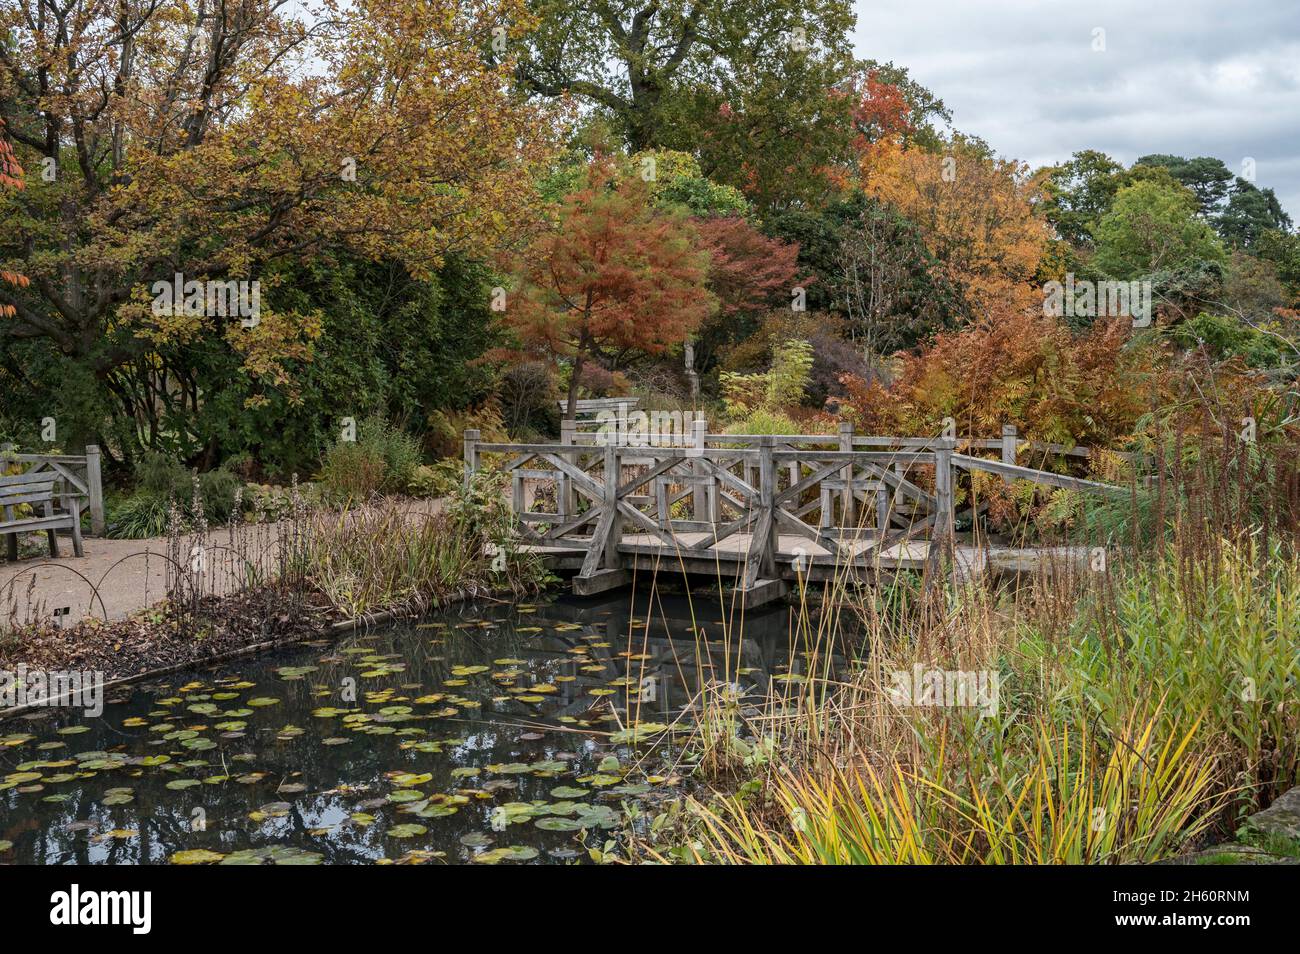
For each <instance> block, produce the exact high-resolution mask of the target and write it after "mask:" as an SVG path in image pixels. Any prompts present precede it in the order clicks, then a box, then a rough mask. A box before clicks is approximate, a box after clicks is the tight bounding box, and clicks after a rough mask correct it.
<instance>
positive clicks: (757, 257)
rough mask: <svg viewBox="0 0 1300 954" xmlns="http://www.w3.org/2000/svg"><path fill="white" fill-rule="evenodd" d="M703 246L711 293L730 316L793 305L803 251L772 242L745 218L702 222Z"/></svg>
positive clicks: (699, 221)
mask: <svg viewBox="0 0 1300 954" xmlns="http://www.w3.org/2000/svg"><path fill="white" fill-rule="evenodd" d="M695 227H696V229H697V230H698V231H699V233H700V244H701V246H702V247H703V248H704V249H705V250H706V251H707V252H708V253H709V289H710V290H711V291H712V292H713V294H714V295H716V296H717V298H718V304H719V310H720V311H721V313H722V314H724V315H732V314H735V313H736V312H739V311H760V310H762V309H765V308H770V307H772V306H773V305H775V304H777V303H778V300H780V301H785V302H788V301H789V300H790V295H791V290H792V289H793V288H794V286H795V285H796V284H798V282H797V281H796V279H795V274H796V268H797V264H796V262H797V259H798V257H799V246H798V245H792V244H789V243H786V242H782V241H781V240H780V239H774V238H768V237H767V236H766V235H764V234H763V233H762V232H760V231H759V230H758V229H756V228H754V226H752V225H750V224H749V222H748V221H746V220H745V219H744V218H742V217H740V216H738V215H736V216H725V217H719V218H710V219H696V220H695Z"/></svg>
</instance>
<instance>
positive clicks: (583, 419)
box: [557, 397, 641, 431]
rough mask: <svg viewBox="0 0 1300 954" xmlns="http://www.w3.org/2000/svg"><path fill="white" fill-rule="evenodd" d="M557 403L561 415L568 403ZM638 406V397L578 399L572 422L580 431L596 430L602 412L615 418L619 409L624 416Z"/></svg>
mask: <svg viewBox="0 0 1300 954" xmlns="http://www.w3.org/2000/svg"><path fill="white" fill-rule="evenodd" d="M557 403H558V404H559V406H560V414H561V415H563V414H564V412H565V411H567V410H568V409H569V401H568V399H567V398H560V399H559V401H558V402H557ZM640 404H641V399H640V398H639V397H612V398H579V399H578V400H577V401H576V402H575V403H574V408H573V413H574V421H575V422H576V423H577V429H578V430H580V431H585V430H596V429H597V428H599V427H600V424H601V413H602V412H605V411H608V412H609V413H610V414H613V415H615V417H617V416H618V413H619V410H620V409H622V412H623V413H624V414H631V413H632V412H633V411H635V410H636V409H637V407H638V406H639V405H640Z"/></svg>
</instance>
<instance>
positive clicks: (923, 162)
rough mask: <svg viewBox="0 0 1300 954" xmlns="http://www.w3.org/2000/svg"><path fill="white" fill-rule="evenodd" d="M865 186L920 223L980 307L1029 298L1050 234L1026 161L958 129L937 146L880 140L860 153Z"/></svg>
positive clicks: (969, 297)
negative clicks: (1000, 155)
mask: <svg viewBox="0 0 1300 954" xmlns="http://www.w3.org/2000/svg"><path fill="white" fill-rule="evenodd" d="M863 174H864V177H865V187H866V190H867V192H868V193H869V194H870V195H871V196H873V197H875V198H876V199H878V200H879V201H881V202H885V203H887V204H889V205H890V206H892V207H893V208H894V209H896V210H897V211H898V212H899V213H900V214H901V215H903V216H904V217H905V218H907V219H908V220H909V221H911V222H912V223H914V224H915V225H916V227H917V228H918V229H920V233H921V236H922V237H923V239H924V240H925V244H926V247H927V248H928V249H929V250H930V252H931V253H932V254H933V255H934V256H935V257H936V258H937V259H938V260H939V262H940V263H942V267H943V269H944V271H945V273H946V276H947V278H948V280H950V281H951V282H952V283H954V284H955V285H956V286H958V287H959V288H961V289H962V292H963V294H964V295H965V296H966V298H967V301H968V302H969V304H970V307H971V308H972V309H973V310H974V311H975V312H976V313H991V312H992V311H993V309H994V307H995V306H998V305H1002V304H1005V303H1011V304H1014V305H1029V304H1031V303H1032V302H1033V300H1034V298H1035V296H1036V295H1037V294H1038V292H1037V291H1036V290H1035V288H1034V287H1033V281H1034V279H1035V276H1036V273H1037V270H1038V266H1039V262H1040V260H1041V258H1042V255H1043V249H1044V245H1045V242H1046V239H1047V228H1046V223H1045V222H1044V220H1043V218H1042V216H1041V214H1040V213H1039V212H1038V210H1037V209H1036V208H1035V202H1036V201H1037V200H1038V198H1039V195H1040V193H1039V184H1038V183H1037V182H1036V181H1035V180H1034V179H1033V178H1032V177H1031V176H1030V175H1029V172H1028V169H1027V168H1026V167H1025V166H1024V165H1023V164H1022V163H1018V162H1014V161H1010V160H1005V159H999V158H997V157H996V156H993V155H992V154H991V152H990V151H989V149H988V148H987V147H986V146H985V145H984V144H983V143H980V142H979V141H977V140H971V139H967V138H964V137H961V136H956V137H954V138H953V139H952V140H951V142H949V143H947V144H946V145H945V147H944V149H943V150H942V151H940V152H930V151H928V150H923V149H918V148H905V147H904V146H902V145H900V144H898V143H896V142H894V141H892V140H882V141H880V142H878V143H876V144H875V145H874V146H873V147H872V148H871V149H870V150H869V151H868V153H867V155H866V156H865V158H864V161H863Z"/></svg>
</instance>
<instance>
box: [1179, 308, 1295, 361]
mask: <svg viewBox="0 0 1300 954" xmlns="http://www.w3.org/2000/svg"><path fill="white" fill-rule="evenodd" d="M1169 336H1170V338H1172V339H1173V340H1174V341H1175V342H1177V343H1178V344H1179V345H1180V346H1181V347H1183V348H1187V349H1189V350H1190V349H1197V348H1204V349H1205V350H1206V351H1207V352H1208V353H1209V355H1210V356H1211V357H1213V358H1214V359H1215V360H1217V361H1222V360H1225V359H1227V358H1236V357H1239V358H1241V359H1242V360H1243V361H1245V363H1246V365H1247V367H1251V368H1275V367H1278V366H1279V365H1281V364H1283V363H1285V362H1286V361H1287V360H1288V358H1292V359H1293V358H1294V357H1295V352H1294V350H1292V349H1290V348H1287V347H1286V344H1285V342H1283V341H1281V340H1279V339H1278V337H1277V336H1275V335H1267V334H1264V333H1263V332H1262V331H1259V330H1257V329H1255V328H1252V327H1250V325H1247V324H1244V323H1243V322H1241V321H1239V320H1238V319H1236V318H1234V317H1231V316H1229V315H1220V314H1211V313H1209V312H1201V313H1200V314H1198V315H1197V316H1196V317H1195V318H1192V319H1190V320H1188V321H1183V322H1180V323H1179V324H1178V325H1176V326H1174V327H1173V328H1171V329H1170V330H1169Z"/></svg>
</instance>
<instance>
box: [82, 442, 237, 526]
mask: <svg viewBox="0 0 1300 954" xmlns="http://www.w3.org/2000/svg"><path fill="white" fill-rule="evenodd" d="M232 466H233V462H227V463H226V464H223V465H222V466H221V467H218V468H217V469H216V470H210V471H208V472H207V473H205V474H198V475H197V480H198V488H199V493H198V497H199V501H200V502H201V504H202V509H203V519H204V520H205V521H206V522H207V523H209V524H214V523H225V522H226V521H227V520H229V519H230V516H231V514H232V513H234V510H235V499H236V496H237V495H238V492H239V489H240V487H242V486H243V481H241V480H240V479H239V477H237V476H236V475H235V474H234V473H233V472H232V470H231V467H232ZM195 479H196V474H195V473H194V472H193V471H191V470H188V469H187V468H186V467H185V465H184V464H182V463H181V462H180V461H178V460H176V459H175V458H174V457H170V456H168V455H167V454H163V453H161V452H158V451H151V452H149V453H147V454H145V455H144V456H143V457H141V458H140V460H139V462H138V463H137V464H136V466H135V481H136V486H135V492H134V493H133V494H131V495H130V496H129V497H127V498H126V499H125V500H123V501H122V502H120V503H119V504H118V505H117V506H116V507H115V508H113V509H112V512H111V515H110V517H109V520H108V525H107V527H106V528H105V532H106V533H107V534H108V536H110V537H114V538H118V539H127V540H139V539H142V538H145V537H159V536H162V535H163V534H165V533H166V532H167V519H168V507H169V502H170V501H173V500H174V501H175V502H176V507H177V509H178V510H179V511H180V514H181V517H182V519H183V520H185V521H186V522H194V521H195V520H197V519H198V516H199V515H198V512H197V508H196V506H195V499H194V497H195V495H194V482H195Z"/></svg>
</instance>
